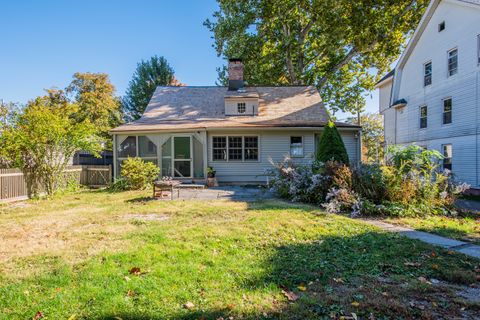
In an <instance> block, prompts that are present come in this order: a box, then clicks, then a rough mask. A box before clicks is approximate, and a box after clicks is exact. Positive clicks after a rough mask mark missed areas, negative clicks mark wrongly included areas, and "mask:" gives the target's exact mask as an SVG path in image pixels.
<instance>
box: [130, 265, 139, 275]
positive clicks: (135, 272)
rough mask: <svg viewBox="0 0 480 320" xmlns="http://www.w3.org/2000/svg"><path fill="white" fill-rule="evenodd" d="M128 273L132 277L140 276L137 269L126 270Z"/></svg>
mask: <svg viewBox="0 0 480 320" xmlns="http://www.w3.org/2000/svg"><path fill="white" fill-rule="evenodd" d="M128 273H130V274H133V275H136V276H138V275H140V274H141V272H140V268H139V267H133V268H131V269H130V270H128Z"/></svg>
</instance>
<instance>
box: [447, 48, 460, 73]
mask: <svg viewBox="0 0 480 320" xmlns="http://www.w3.org/2000/svg"><path fill="white" fill-rule="evenodd" d="M457 72H458V49H452V50H450V51H448V76H449V77H450V76H453V75H455V74H457Z"/></svg>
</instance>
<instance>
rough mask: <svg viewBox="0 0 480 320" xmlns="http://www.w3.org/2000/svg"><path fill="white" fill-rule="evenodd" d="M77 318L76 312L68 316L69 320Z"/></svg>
mask: <svg viewBox="0 0 480 320" xmlns="http://www.w3.org/2000/svg"><path fill="white" fill-rule="evenodd" d="M75 319H77V315H76V314H72V315H71V316H70V317H68V320H75Z"/></svg>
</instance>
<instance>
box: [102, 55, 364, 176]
mask: <svg viewBox="0 0 480 320" xmlns="http://www.w3.org/2000/svg"><path fill="white" fill-rule="evenodd" d="M228 70H229V85H228V87H220V86H205V87H193V86H183V87H158V88H157V89H156V91H155V93H154V94H153V96H152V98H151V100H150V102H149V104H148V106H147V108H146V110H145V113H144V114H143V116H142V117H141V118H140V119H138V120H136V121H133V122H131V123H128V124H124V125H121V126H119V127H117V128H115V129H113V130H111V133H112V134H113V141H114V171H115V175H116V176H119V172H120V168H121V165H122V161H124V160H125V159H127V158H128V157H140V158H143V159H145V160H146V161H151V162H153V163H155V164H156V165H158V166H159V167H160V169H161V172H160V175H161V176H168V177H173V178H175V179H180V180H184V181H189V182H190V181H193V182H195V183H202V182H204V180H205V178H206V176H207V168H208V167H212V168H213V169H214V170H215V171H216V177H217V180H218V182H219V183H264V182H266V181H267V176H266V175H265V172H266V170H267V169H271V168H272V164H271V161H273V162H280V161H282V160H283V159H284V158H285V157H290V158H291V159H292V160H293V161H294V162H296V163H299V164H306V163H309V162H311V161H312V160H314V158H315V153H316V150H315V149H316V145H317V142H318V140H319V137H320V135H321V134H322V131H323V128H324V127H325V125H326V124H327V123H328V121H329V120H330V118H329V115H328V113H327V111H326V109H325V107H324V106H323V104H322V100H321V98H320V95H319V93H318V91H317V89H316V88H315V87H313V86H262V87H253V86H245V84H244V81H243V64H242V62H241V61H240V60H239V59H231V60H230V61H229V66H228ZM336 126H337V128H338V130H339V132H340V134H341V136H342V139H343V141H344V143H345V146H346V149H347V152H348V155H349V159H350V161H351V162H352V163H353V164H357V163H358V162H359V161H360V150H361V149H360V140H361V139H360V133H361V128H360V127H359V126H356V125H352V124H346V123H336Z"/></svg>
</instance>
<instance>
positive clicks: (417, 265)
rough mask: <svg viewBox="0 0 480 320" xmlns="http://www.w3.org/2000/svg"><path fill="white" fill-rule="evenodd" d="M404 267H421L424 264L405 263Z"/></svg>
mask: <svg viewBox="0 0 480 320" xmlns="http://www.w3.org/2000/svg"><path fill="white" fill-rule="evenodd" d="M404 265H405V266H407V267H420V266H421V265H422V264H421V263H419V262H405V263H404Z"/></svg>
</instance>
